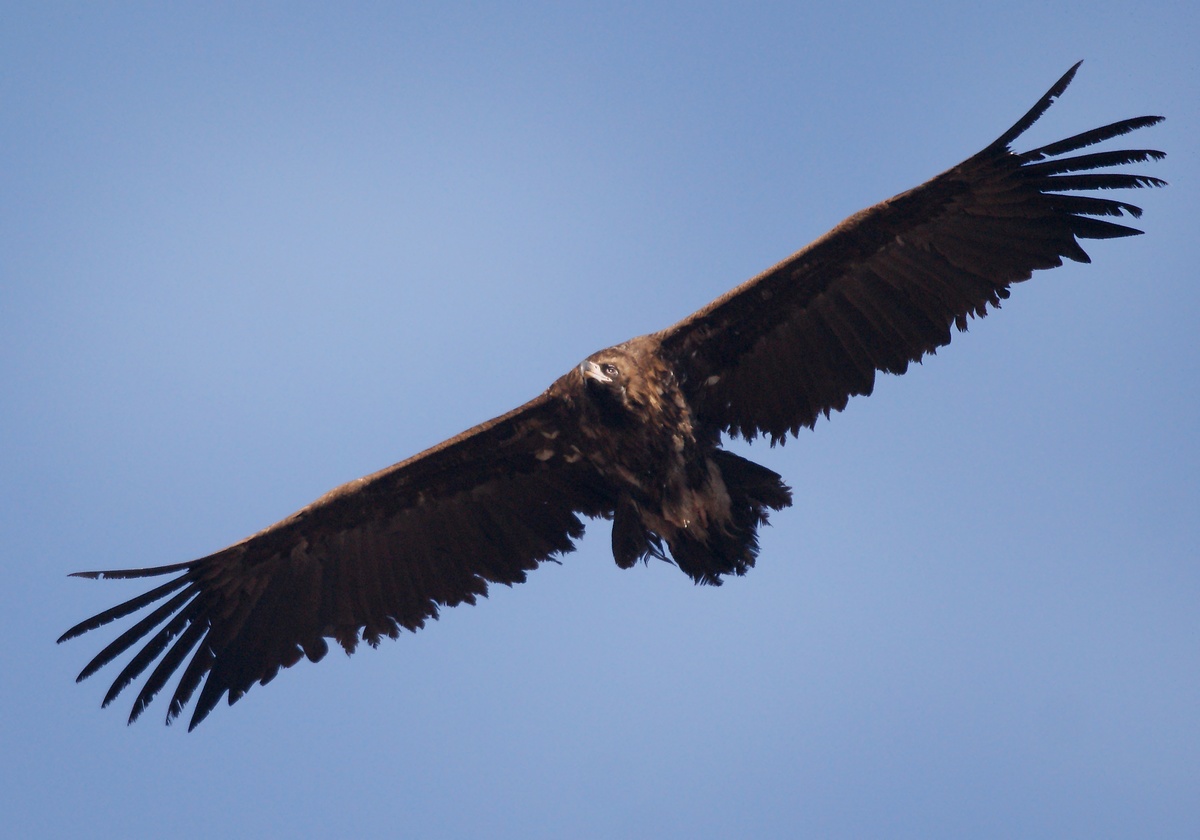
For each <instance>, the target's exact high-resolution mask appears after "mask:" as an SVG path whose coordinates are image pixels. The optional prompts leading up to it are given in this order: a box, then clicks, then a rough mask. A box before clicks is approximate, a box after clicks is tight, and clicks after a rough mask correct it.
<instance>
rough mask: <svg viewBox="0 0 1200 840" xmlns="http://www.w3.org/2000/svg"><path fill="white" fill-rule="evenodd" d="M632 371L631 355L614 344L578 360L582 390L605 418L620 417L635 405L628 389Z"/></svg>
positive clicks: (633, 366)
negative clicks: (613, 346)
mask: <svg viewBox="0 0 1200 840" xmlns="http://www.w3.org/2000/svg"><path fill="white" fill-rule="evenodd" d="M636 373H637V368H636V365H635V362H634V359H633V357H632V356H630V355H629V354H628V353H622V352H620V351H619V350H618V349H617V348H609V349H608V350H601V351H600V352H599V353H594V354H592V355H591V356H588V357H587V358H586V359H584V360H583V361H582V362H580V363H579V374H580V376H582V377H583V385H584V392H585V394H586V395H587V397H588V399H589V401H590V402H592V404H594V405H595V406H596V408H597V409H599V411H600V414H601V416H603V417H605V418H606V419H607V420H609V421H616V420H620V419H622V418H624V417H625V416H626V415H627V414H628V413H629V412H631V411H633V410H634V409H635V408H636V407H637V400H635V399H634V398H633V397H632V396H631V389H630V386H631V384H632V383H633V380H634V379H635V378H636Z"/></svg>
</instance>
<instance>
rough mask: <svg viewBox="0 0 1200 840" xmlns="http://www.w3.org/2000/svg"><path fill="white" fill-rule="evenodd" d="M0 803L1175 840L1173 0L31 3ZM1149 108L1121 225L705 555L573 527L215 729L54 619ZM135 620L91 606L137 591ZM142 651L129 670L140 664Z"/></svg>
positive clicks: (203, 828)
mask: <svg viewBox="0 0 1200 840" xmlns="http://www.w3.org/2000/svg"><path fill="white" fill-rule="evenodd" d="M4 17H5V23H4V26H3V27H0V104H2V106H3V111H4V119H3V120H0V155H2V158H0V159H2V160H3V161H4V164H5V165H4V166H2V167H0V254H3V256H2V257H0V411H2V414H0V416H2V417H3V428H4V432H5V433H4V435H3V436H2V437H0V494H2V496H0V498H2V500H3V504H2V505H0V533H2V534H3V545H4V549H5V551H4V554H5V559H4V565H3V568H4V574H5V578H4V586H3V587H2V588H0V622H2V624H0V629H2V631H3V637H4V639H5V640H6V644H5V645H4V647H3V652H2V653H0V657H2V659H0V664H2V667H3V674H4V676H3V683H2V690H0V703H2V704H3V705H2V706H0V749H2V751H3V754H4V756H5V760H4V761H3V763H2V764H0V768H2V769H0V813H3V814H4V815H5V816H4V821H5V824H6V825H7V827H8V829H9V830H10V831H11V832H12V834H13V836H22V837H80V836H87V837H121V838H129V837H163V836H172V837H181V838H186V837H211V836H225V837H253V836H264V835H270V836H295V837H300V836H314V837H322V836H324V837H328V836H353V835H356V834H361V835H367V834H369V835H385V834H395V833H403V834H405V835H412V836H427V837H480V836H487V837H521V838H539V837H547V838H549V837H566V836H571V837H581V838H590V837H597V838H599V837H631V838H638V837H656V838H661V837H687V838H708V837H713V838H716V837H731V836H750V837H796V836H814V837H833V838H836V837H868V836H875V837H914V838H915V837H921V838H930V837H967V836H969V837H979V838H988V837H1057V838H1062V837H1095V836H1110V837H1135V836H1138V837H1140V836H1153V837H1159V838H1170V837H1194V836H1195V832H1196V827H1197V824H1198V823H1200V798H1198V797H1197V796H1196V791H1197V790H1198V789H1200V717H1198V716H1197V714H1196V710H1197V709H1198V708H1200V609H1198V605H1200V563H1198V557H1197V544H1198V543H1200V479H1198V478H1197V476H1198V475H1200V449H1198V444H1197V435H1196V432H1197V428H1198V426H1200V353H1198V340H1197V334H1196V327H1195V325H1196V323H1197V322H1198V321H1200V292H1198V291H1197V283H1196V265H1197V261H1198V260H1200V253H1198V251H1200V248H1198V246H1197V244H1196V237H1195V221H1196V219H1197V218H1198V213H1200V207H1198V206H1197V200H1196V184H1197V181H1198V177H1200V168H1198V167H1197V161H1196V155H1195V149H1196V140H1195V138H1196V137H1197V136H1198V135H1200V125H1198V124H1197V108H1196V103H1197V102H1200V59H1197V57H1196V52H1195V43H1196V40H1197V36H1198V35H1200V25H1198V21H1197V17H1196V13H1195V12H1194V11H1192V10H1191V9H1190V7H1189V4H1186V3H1183V2H1178V3H1158V4H1154V9H1153V10H1147V8H1146V7H1145V6H1144V5H1136V4H1128V3H1124V4H1117V3H1095V4H1085V6H1081V5H1080V4H1045V3H1036V4H1035V3H1019V2H1018V3H1013V2H1009V3H1004V4H998V3H987V2H984V3H974V4H958V3H955V4H936V3H916V4H905V5H903V6H901V5H899V4H896V5H894V6H893V5H888V6H885V5H878V6H875V5H871V4H865V5H859V4H813V5H812V6H806V5H804V4H796V3H782V4H757V5H753V6H747V5H746V4H727V5H726V4H698V3H687V4H665V3H647V4H613V5H612V6H611V7H609V8H607V9H596V8H589V7H585V6H579V5H574V4H522V3H504V4H470V5H458V6H453V5H446V6H439V7H436V8H435V7H434V6H433V4H430V5H429V6H428V7H426V8H422V7H416V6H407V5H403V4H358V5H351V4H346V5H342V6H339V7H338V8H337V9H336V10H335V9H332V8H329V7H324V6H321V5H311V4H300V3H293V4H279V5H252V4H204V5H203V6H192V7H181V6H179V5H171V6H167V5H165V4H110V5H106V6H100V5H99V4H78V5H74V4H72V5H61V4H20V5H19V6H18V5H15V4H13V5H9V6H7V7H6V10H5V15H4ZM1080 58H1083V59H1086V62H1085V64H1084V66H1083V68H1082V70H1081V72H1080V74H1079V76H1078V77H1077V79H1076V81H1075V83H1074V85H1073V86H1072V88H1071V89H1070V90H1069V91H1068V92H1067V94H1066V96H1065V97H1064V98H1063V99H1062V100H1061V101H1060V102H1059V103H1058V104H1057V105H1056V106H1055V107H1054V108H1053V109H1052V110H1051V111H1050V112H1049V114H1047V116H1046V117H1044V118H1043V120H1042V122H1041V123H1039V125H1038V126H1036V128H1035V130H1034V131H1033V132H1031V134H1030V136H1029V138H1028V140H1027V144H1028V146H1032V145H1035V144H1037V143H1039V142H1048V141H1050V140H1053V139H1057V138H1059V137H1062V136H1067V135H1069V134H1072V133H1075V132H1078V131H1081V130H1083V129H1087V128H1091V127H1093V126H1096V125H1099V124H1102V123H1106V122H1110V121H1112V120H1116V119H1120V118H1124V117H1130V116H1135V115H1140V114H1144V113H1161V114H1165V115H1167V116H1168V121H1167V122H1166V123H1165V124H1163V125H1162V126H1159V127H1157V128H1155V129H1152V130H1150V131H1146V132H1140V133H1139V135H1137V136H1136V139H1135V140H1134V141H1133V142H1134V143H1136V144H1140V145H1149V146H1150V147H1154V148H1161V149H1164V150H1166V151H1167V152H1168V153H1169V154H1170V155H1171V157H1169V158H1168V159H1167V160H1166V161H1165V162H1163V163H1161V164H1156V165H1154V166H1152V167H1144V169H1145V171H1147V172H1150V173H1151V174H1154V175H1158V176H1160V177H1163V178H1166V179H1167V180H1169V181H1171V182H1172V186H1171V187H1170V188H1169V189H1167V190H1159V191H1154V192H1150V191H1144V192H1143V193H1141V194H1140V195H1138V196H1136V197H1134V201H1135V202H1136V203H1139V204H1141V205H1142V206H1144V207H1145V208H1146V210H1147V213H1146V215H1145V216H1144V217H1143V219H1142V227H1143V228H1144V229H1145V230H1147V232H1148V235H1147V236H1143V237H1139V238H1137V239H1133V240H1122V241H1116V242H1102V243H1094V244H1092V245H1089V246H1088V250H1089V252H1090V253H1091V255H1092V257H1093V260H1094V262H1093V264H1092V265H1090V266H1075V265H1070V266H1068V267H1066V268H1064V269H1060V270H1057V271H1054V272H1051V273H1041V274H1038V275H1037V276H1035V278H1034V280H1033V281H1032V282H1031V283H1029V284H1026V285H1025V286H1022V287H1020V288H1018V289H1016V290H1015V293H1014V295H1013V298H1012V299H1011V300H1010V301H1009V302H1007V303H1006V304H1005V306H1004V309H1003V311H1001V312H998V313H995V314H994V315H993V316H992V317H989V318H987V319H986V321H983V322H976V323H974V324H973V325H972V327H971V331H970V332H969V333H968V334H967V335H963V336H957V337H956V338H955V340H954V343H953V344H952V345H951V346H950V347H948V348H946V349H945V350H944V351H942V352H941V353H940V354H939V355H938V356H936V357H934V358H932V359H930V360H928V361H927V362H926V363H925V364H924V365H922V366H917V367H914V368H913V369H912V370H911V371H910V372H909V373H908V374H907V375H905V376H903V377H884V378H882V379H881V381H880V383H879V384H878V386H877V389H876V393H875V394H874V395H873V396H871V397H870V398H868V399H858V400H856V401H854V402H852V403H851V405H850V407H849V408H848V410H847V411H846V412H844V413H843V414H840V415H835V416H834V417H833V419H832V420H831V421H829V422H822V423H820V424H819V425H818V427H817V429H816V430H815V431H813V432H807V431H806V432H805V433H803V434H802V435H801V436H800V438H799V440H796V441H793V442H792V443H789V444H788V445H787V446H786V447H784V448H776V449H770V448H769V447H767V446H765V445H764V444H762V443H759V444H756V445H754V446H753V447H751V449H750V452H751V455H752V457H754V458H755V459H756V460H759V461H761V462H763V463H765V464H767V465H768V466H770V467H772V468H773V469H775V470H777V471H779V472H781V473H782V474H783V475H784V476H785V477H786V478H787V479H788V481H789V483H790V484H791V485H792V486H793V488H794V489H795V496H796V504H795V506H794V507H793V508H791V509H789V510H787V511H785V512H783V513H780V514H777V515H776V516H774V518H773V527H771V528H769V529H767V530H766V532H765V534H764V539H763V550H762V555H761V557H760V561H759V566H758V568H756V569H755V570H753V572H752V573H751V574H749V575H748V576H746V577H745V578H741V579H736V580H733V581H731V582H729V583H728V584H727V585H726V586H724V587H721V588H720V589H713V588H699V587H695V586H693V585H692V584H691V583H690V582H689V581H688V580H687V578H686V577H685V576H683V575H682V574H680V573H679V572H678V571H677V570H675V569H672V568H669V567H667V566H665V565H663V564H656V565H653V566H650V567H649V568H642V567H638V568H636V569H634V570H630V571H624V572H623V571H621V570H619V569H617V568H616V566H615V565H614V564H613V562H612V559H611V555H610V553H609V547H608V534H607V526H606V524H604V523H595V524H593V525H592V526H591V527H590V528H589V531H590V533H589V536H588V537H587V538H586V539H585V540H584V541H583V543H582V545H581V546H580V549H579V550H578V551H577V552H575V553H574V554H572V555H570V556H568V557H567V558H565V560H564V562H563V563H562V565H561V566H555V565H547V566H546V567H544V568H542V569H540V570H539V571H538V572H536V573H534V574H533V575H532V576H531V578H530V581H529V582H528V583H527V584H525V585H523V586H521V587H517V588H514V589H512V590H508V589H501V590H500V591H497V592H495V593H494V595H493V597H491V598H490V599H488V600H487V601H485V602H483V603H482V604H481V605H480V606H479V607H475V608H470V607H466V608H459V609H456V610H451V611H448V612H447V613H446V614H445V615H444V616H443V618H442V620H441V621H439V622H437V623H435V624H434V625H433V626H431V627H430V628H428V629H427V630H425V631H423V632H422V633H420V634H417V635H409V636H405V637H403V638H402V639H400V640H399V641H397V642H390V643H386V644H385V645H383V646H382V647H381V648H380V649H379V650H377V651H370V650H366V651H363V652H361V653H359V654H356V655H355V656H354V657H353V658H352V659H347V658H346V657H344V656H342V655H340V654H331V655H330V656H329V657H328V658H327V659H326V661H324V662H322V663H321V664H320V665H318V666H313V665H309V664H307V663H305V664H302V665H300V666H297V667H296V668H293V669H291V670H290V671H286V672H284V673H283V674H281V675H280V676H279V677H278V678H277V679H276V680H275V682H273V683H272V684H271V685H269V686H267V687H265V688H261V687H256V688H255V689H253V690H252V691H251V692H250V693H249V694H248V695H247V696H246V697H245V698H244V699H243V700H242V701H241V702H239V703H238V704H237V705H236V706H234V707H233V708H232V709H230V708H227V707H225V706H220V707H218V708H217V710H216V711H215V712H214V713H213V715H212V716H211V717H210V718H209V719H208V720H207V721H206V722H205V723H204V725H203V726H201V727H200V728H199V729H198V730H197V731H196V732H194V733H192V734H190V735H188V734H186V730H185V728H184V727H183V726H175V727H172V728H170V729H168V728H165V727H163V726H162V725H161V723H160V721H161V720H162V716H163V715H164V714H165V706H164V705H162V704H161V703H159V704H156V705H154V706H152V707H151V709H150V710H149V712H148V713H147V714H146V715H145V716H144V718H143V720H142V721H141V722H139V724H138V725H136V726H133V727H128V728H127V727H126V726H125V723H124V721H125V717H126V714H127V712H128V703H129V702H131V698H128V699H127V698H124V697H122V698H121V700H120V701H119V702H118V703H117V704H116V706H114V707H113V708H110V709H108V710H104V711H102V710H100V709H99V701H100V699H101V698H102V697H103V694H104V691H105V689H106V687H107V682H106V681H105V679H104V678H105V676H108V678H109V679H111V677H112V676H113V675H114V674H110V673H108V672H104V673H102V674H101V675H100V676H98V677H96V678H93V679H91V680H88V681H87V682H85V683H83V684H82V685H79V686H77V685H75V684H74V683H73V679H74V675H75V674H76V673H77V672H78V670H79V669H80V668H81V667H82V666H83V664H84V663H86V662H87V660H88V659H89V658H90V657H91V656H92V655H93V654H94V653H95V651H96V650H97V649H98V647H99V645H100V644H101V643H102V641H103V640H104V639H107V638H111V635H112V634H111V633H107V632H105V631H101V633H100V634H98V635H96V634H93V636H89V637H85V638H84V639H82V640H79V641H75V642H72V643H70V644H68V645H63V646H55V644H54V639H55V638H56V637H57V636H58V635H59V634H60V633H61V632H62V631H63V630H64V629H66V628H67V627H68V626H70V625H71V624H73V623H75V622H76V621H78V620H79V619H80V618H82V617H84V616H86V615H90V614H92V613H94V612H96V611H98V610H99V609H101V608H104V607H107V606H108V605H110V604H111V603H114V602H115V601H116V599H118V598H121V597H122V596H123V595H125V594H127V593H130V592H132V591H133V590H132V589H131V588H125V587H123V586H122V585H121V584H118V583H92V582H85V581H79V580H69V579H67V578H66V574H67V573H68V572H71V571H75V570H78V569H83V568H103V567H129V566H142V565H157V564H162V563H169V562H177V561H181V560H185V559H190V558H192V557H195V556H198V555H201V554H206V553H209V552H211V551H213V550H215V549H217V548H220V547H222V546H224V545H226V544H228V543H230V542H233V541H235V540H237V539H239V538H241V537H243V536H245V535H246V534H248V533H251V532H253V531H255V530H258V529H259V528H261V527H263V526H264V525H266V524H269V523H270V522H272V521H274V520H276V519H278V518H280V517H282V516H284V515H286V514H288V513H290V512H291V511H292V510H294V509H296V508H298V507H300V506H302V505H304V504H306V503H307V502H309V501H311V500H312V499H313V498H315V497H317V496H318V495H320V494H321V493H323V492H324V491H325V490H327V489H329V488H330V487H332V486H334V485H336V484H339V483H341V482H343V481H346V480H349V479H351V478H354V477H357V476H359V475H361V474H365V473H367V472H371V471H373V470H376V469H378V468H380V467H382V466H385V465H387V464H389V463H392V462H394V461H397V460H400V459H401V458H403V457H406V456H408V455H410V454H413V453H414V452H417V451H419V450H420V449H423V448H425V447H426V446H429V445H432V444H434V443H437V442H438V441H439V440H441V439H443V438H445V437H448V436H450V435H452V434H454V433H456V432H458V431H461V430H462V429H464V428H466V427H468V426H471V425H473V424H475V423H477V422H480V421H482V420H485V419H487V418H489V417H491V416H494V415H496V414H499V413H501V412H503V411H505V410H507V409H509V408H511V407H512V406H514V405H517V404H518V403H520V402H523V401H524V400H526V399H529V398H530V397H532V396H534V395H535V394H537V393H538V392H540V391H541V390H542V389H543V388H545V387H546V386H547V385H548V384H549V383H550V382H551V381H552V380H553V379H554V378H556V377H557V376H558V375H560V374H561V373H562V372H564V371H565V370H567V369H568V367H569V366H571V365H573V364H575V363H576V362H577V361H578V360H579V359H581V358H582V357H584V356H586V355H588V354H589V353H591V352H593V351H595V350H597V349H599V348H601V347H604V346H607V345H610V344H613V343H616V342H618V341H622V340H624V339H626V338H629V337H631V336H633V335H637V334H640V333H644V332H649V331H652V330H654V329H658V328H660V327H663V326H665V325H667V324H670V323H672V322H674V321H675V320H677V319H679V318H680V317H682V316H684V315H686V314H687V313H689V312H691V311H693V310H694V309H696V308H698V307H699V306H701V305H702V304H704V303H705V302H707V301H708V300H710V299H712V298H713V297H716V296H717V295H718V294H720V293H721V292H723V291H725V290H726V289H728V288H729V287H731V286H732V285H734V284H736V283H737V282H740V281H741V280H743V279H745V278H746V277H749V276H751V275H752V274H754V273H756V272H757V271H759V270H761V269H762V268H765V267H766V266H768V265H770V264H772V263H774V262H775V261H777V260H779V259H781V258H782V257H784V256H786V255H788V254H789V253H791V252H792V251H794V250H796V249H797V248H799V247H801V246H802V245H804V244H805V243H807V242H808V241H810V240H811V239H813V238H815V237H816V236H818V235H820V234H821V233H823V232H824V231H825V230H827V229H828V228H829V227H831V226H832V225H834V224H835V223H836V222H838V221H839V220H840V219H842V218H843V217H845V216H846V215H848V214H849V213H851V212H854V211H855V210H858V209H860V208H862V207H864V206H867V205H869V204H871V203H874V202H875V201H878V200H880V199H883V198H885V197H887V196H889V195H892V194H894V193H896V192H899V191H900V190H903V189H906V188H908V187H911V186H914V185H915V184H917V183H920V182H921V181H923V180H925V179H926V178H928V177H929V176H931V175H933V174H935V173H937V172H939V171H941V170H942V169H945V168H947V167H949V166H951V165H953V164H954V163H956V162H957V161H959V160H961V159H962V158H964V157H966V156H968V155H969V154H971V153H973V152H975V151H976V150H978V149H979V148H981V147H982V146H984V145H985V144H987V143H988V142H990V141H991V140H992V139H994V138H995V137H996V136H998V135H999V134H1000V133H1001V132H1002V131H1003V130H1004V129H1005V128H1007V127H1008V126H1009V125H1010V124H1011V123H1012V122H1014V121H1015V120H1016V118H1017V117H1019V116H1020V115H1021V114H1022V113H1023V112H1024V111H1025V110H1026V109H1027V108H1028V107H1029V106H1030V105H1031V104H1032V103H1033V102H1034V101H1035V100H1036V99H1037V97H1038V96H1040V95H1041V94H1042V93H1043V91H1044V90H1045V89H1046V88H1047V87H1049V86H1050V84H1051V83H1053V81H1054V80H1055V79H1057V78H1058V76H1059V75H1060V74H1061V73H1062V72H1063V71H1065V70H1066V69H1067V67H1069V66H1070V65H1071V64H1072V63H1073V62H1075V61H1076V60H1078V59H1080ZM106 629H107V628H106ZM110 670H111V669H110Z"/></svg>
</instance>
